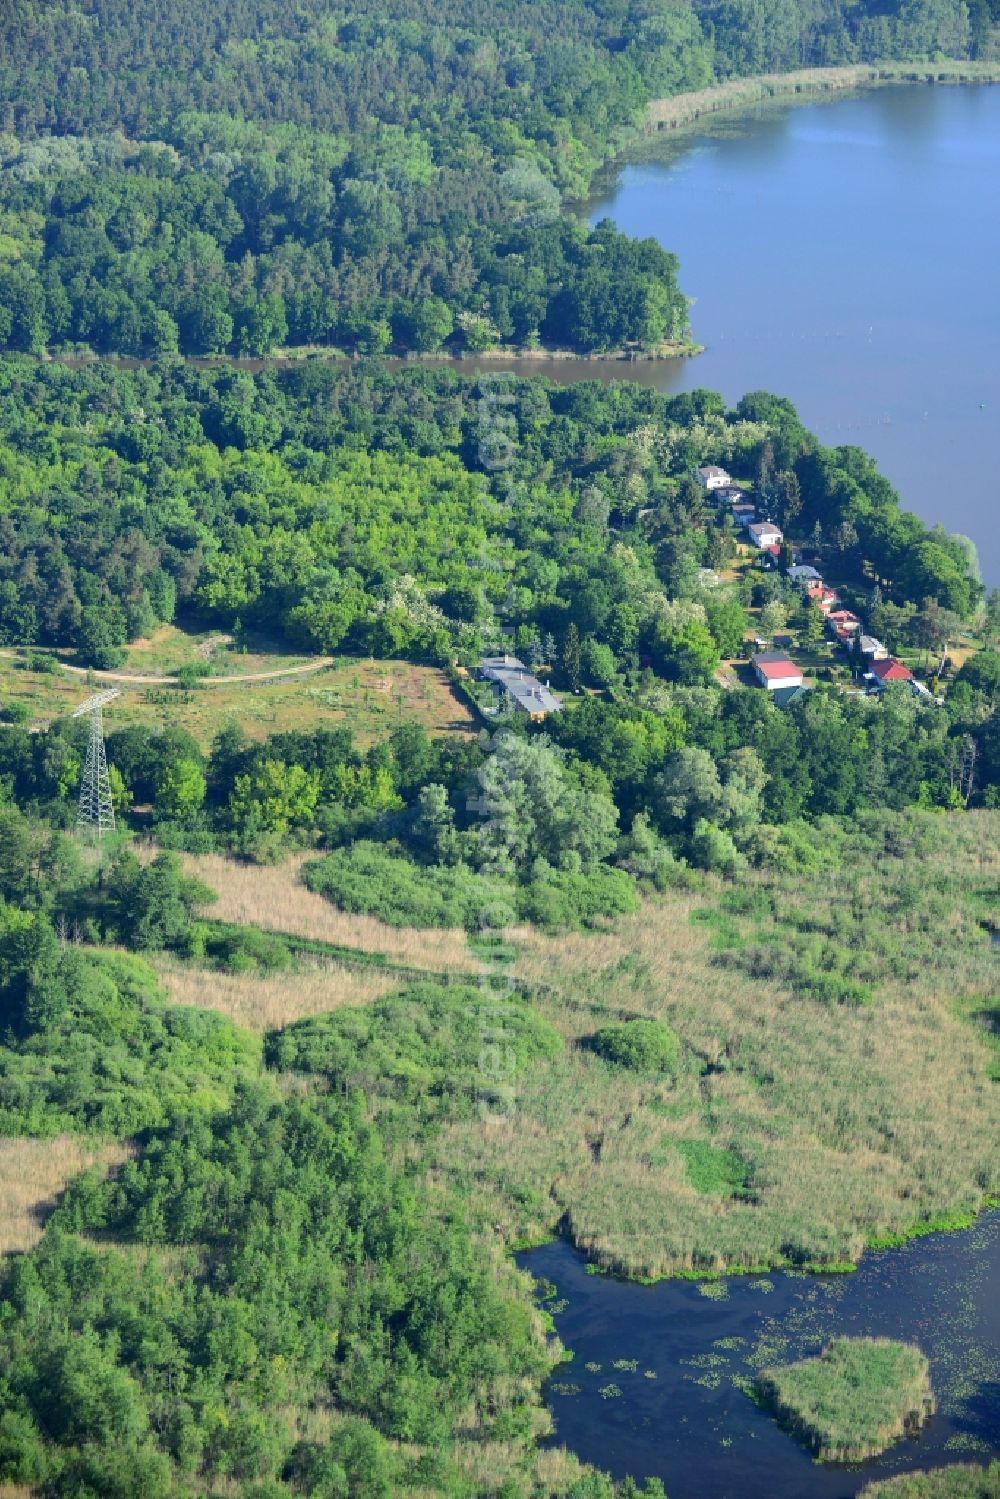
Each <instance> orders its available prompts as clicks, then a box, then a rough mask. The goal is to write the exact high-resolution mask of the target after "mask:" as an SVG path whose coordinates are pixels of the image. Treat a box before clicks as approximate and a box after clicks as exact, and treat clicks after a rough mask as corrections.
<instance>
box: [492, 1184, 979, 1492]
mask: <svg viewBox="0 0 1000 1499" xmlns="http://www.w3.org/2000/svg"><path fill="white" fill-rule="evenodd" d="M519 1263H520V1264H521V1265H522V1266H523V1267H524V1268H525V1269H527V1270H530V1271H531V1273H532V1274H533V1275H535V1276H538V1277H540V1278H541V1277H544V1278H547V1279H548V1280H551V1281H552V1282H554V1283H555V1285H556V1287H557V1289H558V1295H559V1297H561V1298H565V1299H566V1302H567V1305H566V1307H565V1310H563V1311H560V1312H558V1313H557V1315H556V1318H555V1321H556V1327H557V1330H558V1333H559V1336H560V1338H561V1339H562V1341H563V1343H564V1344H565V1345H566V1346H567V1347H568V1348H569V1349H571V1350H572V1352H573V1355H574V1357H573V1359H572V1361H571V1362H570V1363H567V1364H564V1365H562V1366H560V1368H559V1370H557V1372H556V1374H555V1376H554V1378H553V1380H552V1381H550V1387H549V1392H548V1400H549V1405H550V1408H551V1410H552V1412H553V1415H554V1418H555V1423H556V1434H555V1437H554V1440H555V1441H556V1442H557V1443H560V1444H564V1445H565V1446H567V1447H569V1448H571V1449H572V1450H573V1451H574V1452H576V1453H577V1454H578V1455H579V1456H580V1457H582V1458H584V1459H585V1460H587V1461H588V1462H592V1463H594V1464H596V1465H597V1466H598V1467H600V1468H604V1469H606V1470H608V1471H610V1472H611V1473H613V1474H614V1476H615V1477H616V1478H621V1477H624V1475H625V1474H626V1473H632V1474H633V1475H634V1476H636V1477H640V1476H641V1477H647V1476H650V1475H656V1476H657V1477H659V1478H661V1479H662V1480H663V1482H664V1485H665V1487H666V1490H667V1493H668V1495H669V1496H670V1499H802V1496H805V1495H808V1496H809V1499H847V1496H850V1495H853V1494H855V1493H857V1491H858V1489H860V1488H861V1487H863V1485H864V1484H865V1483H867V1482H869V1481H870V1480H871V1479H872V1478H875V1477H888V1476H889V1475H890V1474H892V1473H897V1472H902V1471H905V1470H907V1469H911V1468H920V1467H926V1466H928V1465H937V1464H942V1463H947V1462H956V1461H963V1462H970V1461H977V1462H985V1461H987V1460H988V1459H989V1458H990V1457H997V1456H1000V1213H997V1212H994V1213H987V1214H984V1215H983V1216H982V1217H981V1218H980V1219H979V1220H978V1221H977V1223H976V1224H975V1226H974V1227H973V1228H972V1229H970V1230H969V1231H968V1232H966V1233H960V1234H935V1235H933V1236H931V1237H929V1238H926V1239H921V1240H915V1241H913V1242H912V1243H910V1244H907V1245H905V1246H904V1247H903V1248H901V1249H892V1250H883V1251H878V1252H874V1253H871V1254H869V1255H866V1256H865V1259H864V1260H863V1261H862V1264H861V1268H860V1269H859V1270H858V1271H857V1272H855V1273H854V1274H852V1275H846V1276H836V1275H831V1276H797V1275H778V1274H775V1275H771V1276H749V1277H739V1278H734V1279H731V1280H729V1281H726V1282H722V1283H720V1284H721V1285H722V1286H724V1288H725V1298H724V1299H722V1300H714V1299H709V1298H707V1297H705V1296H703V1295H702V1294H701V1293H700V1291H699V1289H698V1287H697V1286H696V1285H693V1284H691V1283H690V1282H680V1281H666V1282H662V1283H661V1284H659V1285H656V1286H638V1285H632V1284H629V1283H627V1282H622V1281H613V1280H608V1279H606V1278H604V1277H603V1276H597V1275H593V1276H592V1275H588V1274H587V1273H586V1269H585V1261H584V1259H583V1257H582V1256H581V1255H579V1254H577V1253H576V1251H575V1250H573V1249H572V1248H571V1247H570V1246H569V1245H568V1244H566V1243H565V1242H562V1241H557V1242H555V1243H553V1244H549V1245H546V1246H545V1247H544V1248H543V1249H537V1250H532V1251H531V1252H530V1253H528V1254H523V1255H521V1256H519ZM840 1334H847V1335H850V1336H859V1335H874V1336H884V1337H892V1338H900V1339H903V1340H905V1341H908V1342H914V1343H917V1344H918V1345H919V1346H920V1348H922V1349H923V1351H924V1353H925V1354H926V1355H927V1357H928V1359H929V1360H930V1365H931V1378H932V1382H933V1386H934V1391H935V1394H936V1396H937V1400H938V1407H939V1410H938V1414H937V1415H936V1416H935V1417H934V1418H933V1420H932V1421H931V1422H930V1423H929V1425H928V1426H926V1427H925V1428H924V1430H923V1432H922V1434H921V1436H920V1437H919V1439H918V1440H915V1441H909V1440H907V1441H902V1442H900V1443H898V1444H897V1445H896V1446H895V1447H893V1448H892V1449H891V1450H890V1451H889V1452H888V1453H886V1454H884V1455H883V1456H882V1457H881V1458H879V1459H876V1460H874V1461H871V1462H867V1463H864V1464H859V1465H856V1466H852V1467H841V1466H821V1465H819V1464H817V1463H815V1462H813V1461H812V1459H811V1458H810V1457H809V1456H808V1454H807V1453H806V1452H805V1451H804V1449H802V1448H801V1447H800V1446H799V1445H798V1443H796V1442H795V1441H794V1440H793V1439H792V1438H791V1437H788V1436H786V1435H785V1434H784V1432H782V1431H781V1430H780V1428H779V1427H778V1426H777V1425H776V1423H775V1422H774V1420H773V1419H772V1417H771V1416H769V1415H768V1414H767V1413H766V1412H765V1411H761V1410H758V1409H757V1407H756V1406H755V1405H754V1404H753V1403H752V1401H751V1400H750V1399H749V1398H748V1397H747V1396H746V1395H745V1394H744V1393H743V1391H742V1389H741V1388H740V1387H739V1385H738V1384H737V1383H736V1382H735V1381H737V1380H739V1379H747V1378H752V1377H753V1374H754V1371H755V1369H756V1368H760V1367H764V1366H767V1365H768V1364H774V1363H785V1362H788V1361H790V1360H791V1359H795V1358H799V1357H802V1356H803V1355H807V1354H811V1353H815V1352H818V1350H819V1349H820V1348H821V1347H822V1346H823V1344H824V1343H825V1342H827V1341H828V1339H829V1338H830V1337H831V1336H835V1335H840ZM616 1359H628V1360H632V1359H635V1360H637V1361H638V1368H637V1369H636V1370H635V1371H634V1372H632V1371H630V1370H617V1369H615V1368H614V1367H613V1363H614V1360H616ZM587 1363H595V1364H600V1365H601V1368H600V1371H599V1372H589V1371H588V1370H587V1369H586V1367H585V1366H586V1364H587ZM646 1370H649V1371H651V1372H652V1373H653V1374H655V1376H656V1377H655V1379H654V1378H648V1377H646V1374H645V1372H644V1371H646ZM560 1383H561V1384H566V1385H576V1386H579V1391H578V1393H558V1392H556V1391H555V1390H554V1389H553V1388H552V1385H553V1384H560ZM612 1383H613V1384H615V1385H617V1386H618V1387H619V1389H620V1390H621V1394H620V1395H619V1396H614V1395H609V1396H605V1397H602V1395H601V1394H600V1390H601V1389H602V1388H604V1387H607V1385H609V1384H612Z"/></svg>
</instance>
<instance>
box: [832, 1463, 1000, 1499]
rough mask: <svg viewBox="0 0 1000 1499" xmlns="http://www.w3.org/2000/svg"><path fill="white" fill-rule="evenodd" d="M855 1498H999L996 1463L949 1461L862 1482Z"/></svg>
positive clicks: (999, 1474)
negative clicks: (862, 1484)
mask: <svg viewBox="0 0 1000 1499" xmlns="http://www.w3.org/2000/svg"><path fill="white" fill-rule="evenodd" d="M858 1499H1000V1462H993V1463H990V1464H989V1466H988V1467H985V1468H984V1467H980V1466H979V1465H978V1464H977V1463H951V1464H949V1466H948V1467H947V1468H930V1469H927V1470H925V1471H924V1472H917V1473H897V1474H896V1476H895V1477H894V1478H883V1479H881V1480H880V1481H879V1482H878V1483H866V1484H865V1486H864V1488H863V1489H862V1490H861V1493H860V1495H859V1496H858Z"/></svg>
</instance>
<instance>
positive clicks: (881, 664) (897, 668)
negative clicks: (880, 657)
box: [872, 656, 913, 682]
mask: <svg viewBox="0 0 1000 1499" xmlns="http://www.w3.org/2000/svg"><path fill="white" fill-rule="evenodd" d="M872 673H873V674H874V675H875V676H876V677H878V679H879V681H880V682H909V681H911V680H912V678H913V673H912V671H911V670H910V668H909V667H908V666H904V665H903V663H902V661H897V660H896V658H895V656H887V657H886V659H885V660H884V661H873V662H872Z"/></svg>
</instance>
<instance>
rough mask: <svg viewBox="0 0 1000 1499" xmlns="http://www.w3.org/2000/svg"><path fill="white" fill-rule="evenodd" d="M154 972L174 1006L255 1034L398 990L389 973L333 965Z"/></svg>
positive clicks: (163, 963) (160, 967) (167, 964)
mask: <svg viewBox="0 0 1000 1499" xmlns="http://www.w3.org/2000/svg"><path fill="white" fill-rule="evenodd" d="M153 967H154V968H155V969H156V971H157V974H158V976H159V979H160V982H161V983H162V985H163V987H164V989H165V990H166V992H167V997H168V998H169V1000H170V1002H171V1003H172V1004H176V1005H194V1006H196V1007H198V1008H200V1009H211V1010H218V1011H220V1012H221V1013H222V1014H223V1015H226V1016H228V1018H229V1019H230V1020H232V1021H234V1022H235V1023H236V1024H237V1025H242V1026H244V1027H245V1029H247V1030H250V1031H256V1032H258V1033H263V1032H264V1031H271V1030H280V1029H281V1028H282V1027H284V1026H286V1025H291V1024H293V1022H294V1021H296V1020H302V1019H304V1018H305V1017H306V1016H307V1015H325V1014H328V1013H329V1012H330V1011H332V1010H340V1009H343V1008H345V1007H346V1006H358V1005H368V1004H371V1003H373V1001H374V1000H376V999H379V998H381V996H382V995H383V994H386V993H388V992H389V990H390V989H397V988H399V985H400V979H399V977H398V976H397V975H394V974H391V973H382V972H379V971H378V970H377V969H369V970H362V971H360V972H358V971H355V970H353V969H348V968H341V967H338V966H337V965H335V964H323V965H317V966H316V967H315V968H309V969H307V970H305V971H302V972H297V973H282V974H279V975H276V976H275V977H264V976H262V975H260V974H248V973H247V974H231V973H206V972H203V971H200V970H198V969H194V968H186V967H182V966H181V965H180V964H178V963H173V962H171V961H170V960H169V959H168V958H165V957H158V958H156V959H154V961H153Z"/></svg>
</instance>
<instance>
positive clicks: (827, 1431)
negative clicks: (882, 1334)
mask: <svg viewBox="0 0 1000 1499" xmlns="http://www.w3.org/2000/svg"><path fill="white" fill-rule="evenodd" d="M756 1393H757V1396H758V1398H759V1399H760V1400H761V1401H762V1402H763V1403H764V1404H766V1405H768V1406H769V1407H770V1408H771V1409H772V1410H773V1411H774V1413H775V1415H776V1416H777V1418H778V1421H779V1422H780V1424H781V1425H782V1426H783V1427H784V1428H785V1430H786V1431H788V1432H790V1433H791V1434H792V1435H793V1436H795V1437H797V1438H798V1439H799V1440H800V1441H802V1442H804V1443H805V1444H806V1445H807V1446H808V1447H809V1448H810V1449H811V1450H812V1451H813V1452H814V1453H815V1454H816V1456H817V1457H818V1458H819V1459H820V1460H821V1461H823V1462H839V1463H846V1462H862V1461H863V1460H864V1459H865V1458H866V1457H876V1456H877V1455H878V1454H879V1453H880V1452H884V1451H885V1450H886V1448H887V1447H891V1446H892V1445H893V1443H894V1442H898V1441H899V1439H900V1437H903V1436H906V1435H907V1434H908V1433H915V1432H916V1431H918V1430H919V1429H920V1427H921V1426H922V1425H923V1423H924V1422H925V1421H926V1420H927V1419H928V1418H929V1417H930V1416H931V1415H933V1413H934V1395H933V1392H932V1390H931V1382H930V1369H929V1366H928V1363H927V1360H926V1358H925V1357H924V1355H923V1354H922V1353H921V1352H920V1349H919V1348H915V1347H914V1346H913V1345H912V1344H911V1343H894V1342H893V1341H892V1340H891V1339H890V1338H834V1339H833V1341H832V1342H831V1343H830V1344H829V1345H828V1346H827V1347H826V1348H824V1350H823V1352H822V1353H821V1354H820V1355H819V1357H818V1358H806V1359H801V1360H800V1361H799V1362H798V1363H795V1364H785V1365H783V1366H780V1367H778V1368H774V1369H762V1370H761V1372H760V1373H759V1374H758V1376H757V1380H756Z"/></svg>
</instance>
